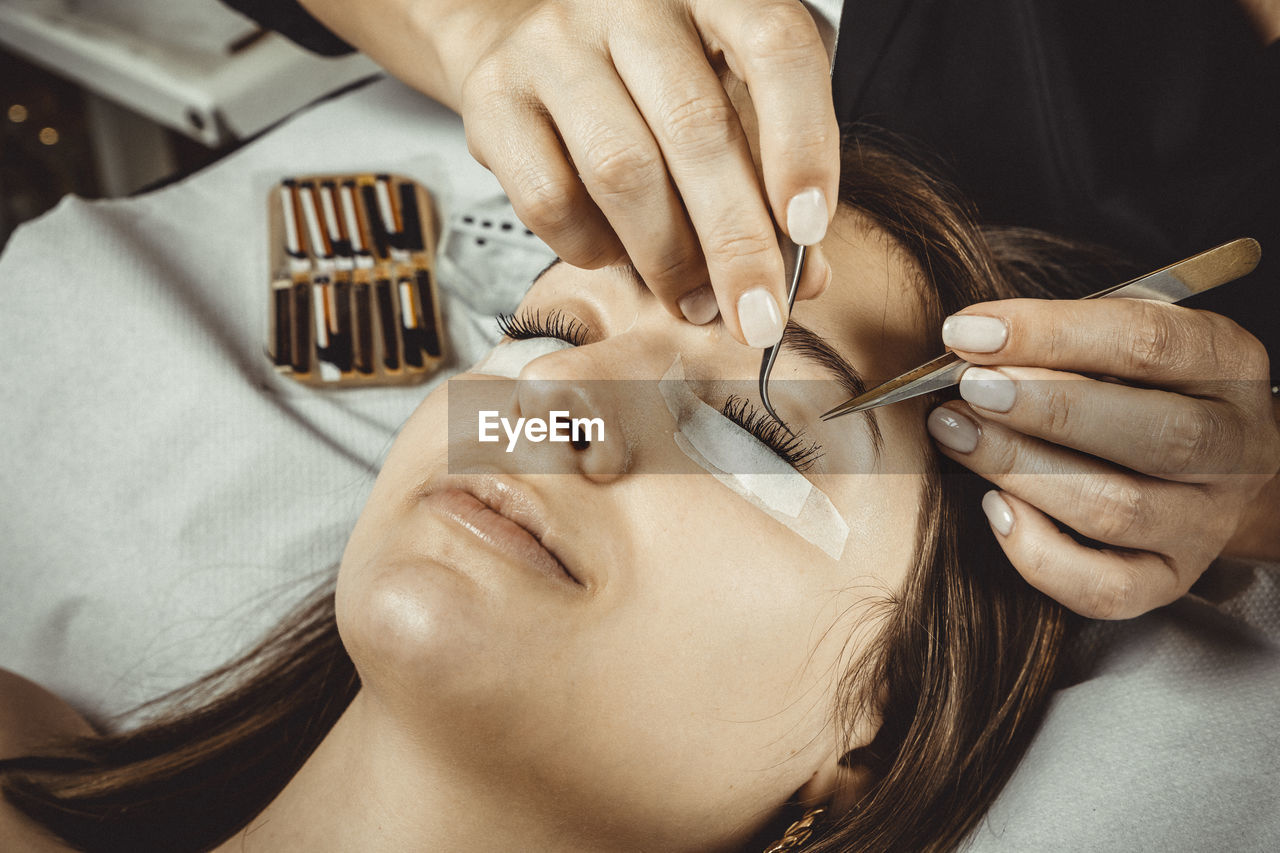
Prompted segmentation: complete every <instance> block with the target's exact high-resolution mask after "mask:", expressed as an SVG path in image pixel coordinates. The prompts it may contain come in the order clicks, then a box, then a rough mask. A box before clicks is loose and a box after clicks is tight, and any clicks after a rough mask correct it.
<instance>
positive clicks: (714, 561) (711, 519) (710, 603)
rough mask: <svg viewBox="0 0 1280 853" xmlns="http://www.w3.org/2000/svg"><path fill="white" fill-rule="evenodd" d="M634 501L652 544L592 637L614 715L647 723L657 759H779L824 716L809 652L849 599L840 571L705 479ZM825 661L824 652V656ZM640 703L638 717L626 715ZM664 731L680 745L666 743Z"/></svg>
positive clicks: (612, 591)
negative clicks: (636, 699)
mask: <svg viewBox="0 0 1280 853" xmlns="http://www.w3.org/2000/svg"><path fill="white" fill-rule="evenodd" d="M655 480H657V481H658V482H661V481H662V480H669V481H670V483H671V485H669V486H668V487H667V488H664V489H662V490H655V491H654V492H653V493H652V494H649V495H646V496H644V500H643V501H640V500H632V501H631V502H630V503H629V512H628V518H629V519H631V520H632V521H633V522H634V525H635V526H634V528H633V529H634V530H637V531H641V532H642V535H643V536H644V537H645V538H646V539H647V544H643V545H641V546H639V547H636V548H635V549H634V550H633V551H632V553H633V554H634V560H633V561H632V562H631V564H630V565H629V566H628V567H627V569H626V571H625V572H623V571H620V572H617V573H615V574H616V575H617V578H616V580H615V581H614V582H611V584H610V588H609V589H608V590H607V591H606V596H607V599H606V600H604V601H601V602H600V604H601V616H600V618H599V622H598V624H597V625H596V626H595V628H594V630H592V631H591V633H590V642H591V650H590V654H589V659H590V661H591V666H592V668H593V670H594V672H593V674H592V676H591V679H592V683H595V684H598V685H600V687H601V696H600V699H599V701H601V702H603V703H604V704H607V705H611V706H613V709H614V714H615V716H613V717H612V718H613V719H628V720H632V721H633V722H634V723H635V724H637V725H638V726H643V728H645V729H647V733H645V734H643V735H642V736H641V737H642V739H644V740H649V741H652V742H653V745H654V746H655V747H657V748H660V749H661V750H662V751H664V752H670V753H672V754H674V755H675V756H679V755H681V754H686V755H698V756H701V758H700V761H703V762H706V761H709V760H710V759H709V756H713V755H714V756H715V759H714V762H713V763H715V764H716V765H717V769H718V770H721V771H725V772H728V770H727V768H728V766H730V765H735V763H736V766H735V767H734V772H737V771H744V772H745V769H746V767H747V766H761V765H760V764H759V762H760V761H761V759H762V758H763V757H766V756H767V757H769V758H770V759H772V760H779V759H781V758H785V757H786V755H787V754H788V752H789V751H791V750H792V749H793V746H792V745H790V743H789V742H790V739H791V738H792V737H794V738H796V739H797V740H798V741H799V742H801V743H803V742H804V741H806V740H809V739H812V737H813V735H814V733H815V732H816V731H817V729H818V728H820V727H821V725H822V722H823V721H824V720H825V716H826V710H827V709H826V707H824V705H823V703H822V702H821V701H815V696H816V694H815V693H814V687H815V686H821V689H822V690H826V686H825V683H826V680H828V679H829V677H830V674H831V673H830V667H829V666H827V665H826V664H827V663H829V658H827V659H825V660H824V659H819V658H815V649H816V648H818V647H819V646H820V644H821V642H822V637H823V635H824V634H825V633H826V629H827V627H828V626H830V625H831V624H832V623H833V622H835V621H836V619H837V618H839V614H840V613H841V612H842V610H843V609H844V608H845V607H846V606H847V604H848V602H847V600H845V597H844V596H843V595H842V592H841V585H840V583H839V577H838V575H839V566H838V564H834V563H832V562H831V561H829V560H826V559H825V558H823V557H822V555H821V554H820V553H819V554H817V557H816V558H810V559H797V555H798V554H800V553H810V552H812V551H813V549H812V547H811V546H809V545H807V543H805V542H804V541H803V540H802V539H800V538H799V537H797V536H796V535H795V534H794V533H792V532H791V531H790V530H788V529H787V528H785V527H782V526H781V525H779V524H777V523H776V522H774V521H772V520H771V519H769V518H768V517H766V516H763V515H762V514H761V513H760V512H759V510H757V509H755V508H754V507H752V506H750V505H749V504H747V503H745V502H744V501H742V500H741V499H740V498H738V497H737V496H735V495H734V494H733V493H732V492H730V491H729V490H728V489H726V488H725V487H723V486H721V485H720V484H719V483H717V482H715V481H714V480H711V479H710V478H709V477H704V476H700V475H690V476H687V477H686V476H681V477H673V478H655ZM824 654H825V650H824ZM634 697H644V698H645V704H646V707H647V708H648V710H647V712H646V713H645V714H644V715H643V716H640V717H637V716H635V715H634V714H631V713H629V712H628V710H627V708H628V706H629V704H630V703H631V702H632V701H633V699H634ZM673 734H674V736H675V737H677V738H678V739H679V740H681V741H682V744H681V745H680V747H679V748H675V749H673V748H672V747H671V746H665V747H663V746H661V744H662V743H663V742H664V741H669V740H670V739H671V738H672V737H673Z"/></svg>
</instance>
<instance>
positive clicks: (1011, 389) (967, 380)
mask: <svg viewBox="0 0 1280 853" xmlns="http://www.w3.org/2000/svg"><path fill="white" fill-rule="evenodd" d="M960 396H961V397H963V398H964V399H965V400H967V401H969V402H970V403H972V404H973V405H975V406H977V407H978V408H979V409H989V410H990V411H993V412H1007V411H1009V410H1010V409H1012V408H1013V402H1014V401H1015V400H1016V399H1018V386H1017V384H1016V383H1015V382H1014V381H1013V380H1012V379H1010V378H1009V377H1008V376H1005V375H1004V374H1003V373H1001V372H1000V371H998V370H988V369H987V368H985V367H970V368H969V369H968V370H966V371H965V372H964V375H963V376H961V377H960Z"/></svg>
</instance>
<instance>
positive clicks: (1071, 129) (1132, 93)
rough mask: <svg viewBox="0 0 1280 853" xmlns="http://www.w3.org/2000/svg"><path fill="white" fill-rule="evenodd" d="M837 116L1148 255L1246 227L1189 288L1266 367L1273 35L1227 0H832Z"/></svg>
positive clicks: (1277, 316) (1272, 226)
mask: <svg viewBox="0 0 1280 853" xmlns="http://www.w3.org/2000/svg"><path fill="white" fill-rule="evenodd" d="M841 24H842V26H841V36H840V43H839V56H838V58H837V65H836V69H837V73H836V80H835V81H834V87H835V97H836V109H837V115H838V116H839V117H840V119H841V121H842V123H849V122H855V121H860V122H866V123H870V124H875V125H878V126H880V127H884V128H886V129H888V130H891V131H894V132H897V133H899V134H901V135H904V136H906V137H907V138H908V139H910V140H913V141H916V142H919V143H921V144H923V146H924V147H926V148H927V149H929V150H932V151H933V152H935V153H937V154H939V155H940V156H941V157H942V159H943V160H944V162H945V163H946V164H947V166H948V167H949V168H950V170H951V177H952V178H953V179H954V180H955V181H956V182H957V183H958V184H959V185H960V186H961V188H962V189H963V190H965V191H966V192H967V193H968V194H969V195H970V197H972V198H973V199H974V200H975V201H976V202H977V204H978V207H979V210H980V212H981V214H982V215H983V218H984V219H986V220H989V221H992V222H996V223H1005V224H1018V225H1027V226H1033V227H1038V228H1043V229H1046V230H1050V231H1054V232H1056V233H1059V234H1063V235H1065V236H1071V237H1075V238H1079V239H1085V240H1091V241H1093V242H1097V243H1102V244H1104V245H1109V246H1112V247H1114V248H1116V249H1119V250H1121V251H1122V252H1124V253H1125V254H1127V255H1129V256H1130V257H1131V258H1133V259H1134V260H1135V261H1136V262H1138V263H1140V264H1143V265H1145V266H1147V267H1150V268H1155V267H1156V266H1160V265H1162V264H1166V263H1169V262H1171V261H1173V260H1177V259H1179V258H1181V257H1183V256H1186V255H1189V254H1192V253H1194V252H1197V251H1199V250H1201V249H1206V248H1209V247H1210V246H1213V245H1216V244H1217V243H1220V242H1223V241H1225V240H1228V239H1231V238H1234V237H1256V238H1257V239H1258V240H1259V242H1260V243H1261V244H1262V247H1263V261H1262V264H1261V265H1260V266H1259V268H1258V270H1257V271H1255V272H1254V273H1253V274H1252V275H1251V276H1249V277H1247V278H1245V279H1241V280H1240V281H1239V282H1238V283H1235V284H1231V285H1226V286H1224V287H1221V288H1218V289H1217V290H1215V291H1213V292H1211V293H1208V294H1204V295H1202V296H1200V297H1196V298H1195V302H1194V303H1193V302H1192V300H1188V301H1187V302H1186V303H1184V304H1194V305H1195V307H1204V308H1211V309H1212V310H1216V311H1220V312H1222V313H1224V314H1227V315H1228V316H1231V317H1232V318H1233V319H1235V320H1236V321H1237V322H1239V323H1241V325H1244V326H1245V327H1246V328H1248V329H1249V330H1250V331H1252V332H1253V333H1254V334H1255V335H1257V336H1258V337H1259V338H1261V339H1262V340H1263V342H1264V343H1266V344H1267V345H1268V348H1269V349H1270V350H1271V353H1272V360H1273V362H1275V363H1276V364H1277V366H1276V367H1274V368H1273V373H1275V372H1277V371H1280V299H1277V294H1278V293H1280V44H1273V45H1272V46H1271V47H1270V48H1263V47H1262V46H1261V44H1260V43H1259V40H1258V39H1257V37H1256V36H1255V35H1254V33H1253V32H1252V31H1251V30H1250V29H1249V27H1248V25H1247V23H1246V21H1245V19H1244V16H1243V14H1241V13H1240V11H1239V10H1238V9H1237V8H1236V5H1235V4H1234V3H1230V2H1226V0H1125V2H1123V3H1115V2H1112V0H1036V2H1026V0H965V2H958V1H957V2H948V0H914V2H913V1H912V0H846V3H845V10H844V14H843V17H842V20H841Z"/></svg>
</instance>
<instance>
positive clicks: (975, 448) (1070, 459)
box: [928, 403, 1227, 562]
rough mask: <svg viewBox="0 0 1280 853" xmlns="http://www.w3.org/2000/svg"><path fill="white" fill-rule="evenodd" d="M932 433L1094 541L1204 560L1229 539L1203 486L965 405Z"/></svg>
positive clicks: (943, 446) (941, 417)
mask: <svg viewBox="0 0 1280 853" xmlns="http://www.w3.org/2000/svg"><path fill="white" fill-rule="evenodd" d="M928 429H929V433H930V435H932V436H933V437H934V438H935V439H936V440H937V441H938V443H939V445H940V447H939V449H940V450H941V451H942V453H943V454H944V455H945V456H948V457H949V458H951V459H954V460H955V461H956V462H959V463H960V464H961V465H963V466H965V467H966V468H968V469H969V470H971V471H973V472H974V473H976V474H978V475H980V476H981V477H983V478H984V479H986V480H988V481H990V482H992V483H994V484H995V485H997V486H999V487H1000V488H1002V489H1005V490H1006V491H1010V492H1013V493H1014V494H1016V495H1018V497H1020V498H1022V499H1023V500H1025V501H1027V502H1029V503H1031V504H1033V505H1035V506H1036V507H1037V508H1039V509H1040V510H1042V511H1043V512H1046V513H1048V514H1049V515H1051V516H1052V517H1054V518H1056V519H1057V520H1058V521H1061V522H1062V523H1063V524H1066V525H1067V526H1068V527H1070V528H1071V529H1073V530H1075V531H1077V532H1078V533H1081V534H1083V535H1085V536H1088V537H1089V538H1090V539H1096V540H1098V541H1100V542H1106V543H1107V544H1109V545H1116V546H1120V547H1124V548H1141V549H1143V550H1150V551H1158V552H1160V553H1164V554H1168V553H1172V552H1173V551H1174V550H1178V551H1179V553H1180V554H1185V555H1186V556H1187V557H1194V558H1197V559H1198V558H1199V557H1200V556H1201V554H1200V551H1201V550H1202V549H1203V548H1213V549H1215V550H1214V553H1216V549H1217V548H1219V547H1221V544H1222V542H1223V541H1225V537H1226V535H1227V534H1226V531H1216V530H1212V529H1211V522H1212V520H1213V519H1215V518H1216V517H1217V514H1216V513H1214V512H1213V507H1212V506H1211V499H1210V496H1209V494H1208V492H1207V491H1206V490H1204V489H1202V488H1201V487H1199V486H1194V485H1184V484H1180V483H1170V482H1167V481H1164V480H1158V479H1153V478H1150V477H1144V476H1142V475H1140V474H1134V473H1132V472H1128V471H1124V470H1122V469H1119V468H1116V467H1115V466H1113V465H1109V464H1108V463H1106V462H1103V461H1102V460H1100V459H1095V458H1093V457H1090V456H1085V455H1083V454H1080V453H1076V452H1075V451H1073V450H1068V449H1066V448H1064V447H1059V446H1058V445H1054V444H1050V443H1048V442H1044V441H1041V440H1040V439H1036V438H1031V437H1030V436H1026V435H1023V434H1022V433H1019V432H1016V431H1014V430H1011V429H1008V428H1007V427H1003V426H1001V425H999V424H996V423H992V422H991V421H987V420H983V419H980V418H978V417H977V416H976V415H975V414H974V412H973V410H972V409H970V408H969V407H968V406H966V405H965V404H964V403H948V404H946V405H944V406H941V407H939V408H938V409H935V410H934V411H933V412H932V413H931V414H930V415H929V420H928ZM1194 534H1199V535H1194ZM1189 540H1194V543H1193V545H1192V546H1191V547H1188V545H1187V543H1188V541H1189ZM1191 551H1195V552H1196V553H1194V554H1192V553H1190V552H1191ZM1211 556H1212V554H1210V555H1209V557H1211ZM1205 562H1208V558H1207V557H1206V559H1205Z"/></svg>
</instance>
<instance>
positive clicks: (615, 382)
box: [515, 347, 631, 483]
mask: <svg viewBox="0 0 1280 853" xmlns="http://www.w3.org/2000/svg"><path fill="white" fill-rule="evenodd" d="M595 362H596V356H595V355H594V354H593V353H591V352H590V348H586V347H584V348H579V349H571V350H564V351H561V352H556V353H551V354H549V355H546V356H543V357H542V358H538V359H535V360H533V361H531V362H529V364H527V365H526V366H525V368H524V370H522V371H521V372H520V377H519V379H518V380H517V381H516V390H515V404H516V405H515V408H516V412H515V414H516V415H517V416H518V417H524V418H529V419H535V418H537V419H541V420H542V421H544V422H545V423H546V424H547V426H548V429H549V434H548V438H547V440H545V441H543V442H541V443H540V444H538V445H529V446H527V447H526V448H525V449H526V451H528V450H530V449H532V448H537V449H536V450H535V451H534V452H537V453H539V454H540V455H542V454H545V455H543V458H542V461H543V462H544V463H545V465H544V466H539V467H542V468H543V470H551V471H563V472H576V473H580V474H582V475H583V476H584V477H586V478H587V479H589V480H591V481H593V482H597V483H609V482H612V481H614V480H616V479H617V478H619V477H621V476H622V475H623V474H625V473H626V472H627V470H628V469H629V467H630V462H631V451H630V442H629V436H628V433H627V429H628V423H627V418H626V417H624V412H625V411H626V405H627V403H626V399H627V395H626V394H625V390H624V387H623V386H625V385H627V384H628V383H627V380H622V379H613V378H609V372H607V371H602V370H600V369H598V368H599V365H598V364H596V363H595ZM552 436H559V437H558V438H555V439H553V438H552ZM566 437H567V439H566Z"/></svg>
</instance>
